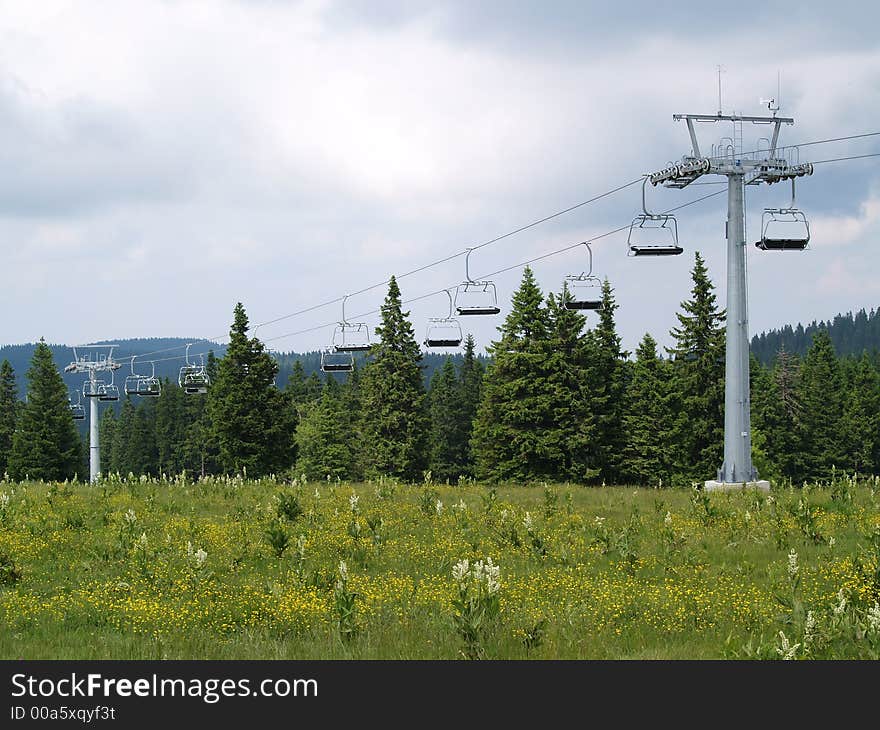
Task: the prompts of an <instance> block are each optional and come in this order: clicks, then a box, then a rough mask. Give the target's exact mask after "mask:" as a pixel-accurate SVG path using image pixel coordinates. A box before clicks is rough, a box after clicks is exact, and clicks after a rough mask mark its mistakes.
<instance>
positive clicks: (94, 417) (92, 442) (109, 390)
mask: <svg viewBox="0 0 880 730" xmlns="http://www.w3.org/2000/svg"><path fill="white" fill-rule="evenodd" d="M116 347H117V345H80V346H79V349H80V350H88V351H89V355H88V356H87V355H82V356H79V355H78V354H77V347H74V348H73V362H72V363H70V365H68V366H67V367H65V368H64V372H65V373H85V374H86V375H88V377H89V379H88V380H86V382H85V383H84V384H83V395H84V396H85V397H86V398H88V400H89V481H91V482H95V481H97V480H98V475H99V474H100V473H101V444H100V440H99V437H98V402H99V401H116V400H119V389H118V388H117V387H116V386H115V385H113V383H112V380H111V383H109V384H108V383H106V382H104V381H103V380H101V379H99V378H98V373H107V372H109V373H110V374H111V378H112V374H113V372H114V371H115V370H118V369H119V368H120V367H122V365H121V364H120V363H118V362H116V361H115V360H114V359H113V350H114V349H115V348H116ZM105 353H106V354H105Z"/></svg>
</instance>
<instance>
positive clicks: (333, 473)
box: [296, 375, 357, 480]
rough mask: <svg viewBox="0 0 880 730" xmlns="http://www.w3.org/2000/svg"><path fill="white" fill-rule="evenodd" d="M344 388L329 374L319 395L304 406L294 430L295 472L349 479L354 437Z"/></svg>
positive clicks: (311, 476)
mask: <svg viewBox="0 0 880 730" xmlns="http://www.w3.org/2000/svg"><path fill="white" fill-rule="evenodd" d="M352 421H353V419H352V413H351V411H350V409H349V408H348V404H347V402H346V398H345V393H344V392H343V387H342V386H341V385H339V383H337V382H336V379H335V378H333V376H332V375H328V376H327V385H326V386H325V387H324V390H323V392H322V393H321V397H320V398H319V399H318V400H317V401H315V402H313V403H311V404H310V405H308V406H306V407H305V411H304V413H303V416H302V419H301V420H300V423H299V428H298V429H297V431H296V442H297V447H298V449H297V454H298V457H297V462H296V471H297V473H298V474H299V473H302V474H305V475H306V476H307V477H308V478H309V479H313V480H314V479H321V480H323V479H326V478H327V477H330V478H331V479H337V478H338V479H349V478H351V475H352V472H353V469H354V461H355V451H356V446H357V440H356V439H355V437H354V435H353V433H352Z"/></svg>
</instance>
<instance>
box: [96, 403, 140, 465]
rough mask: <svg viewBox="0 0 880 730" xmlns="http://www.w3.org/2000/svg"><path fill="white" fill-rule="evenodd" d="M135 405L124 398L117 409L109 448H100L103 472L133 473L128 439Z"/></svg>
mask: <svg viewBox="0 0 880 730" xmlns="http://www.w3.org/2000/svg"><path fill="white" fill-rule="evenodd" d="M134 421H135V407H134V402H133V401H132V400H131V398H128V397H127V398H126V399H125V400H124V401H123V403H122V408H120V409H119V418H118V419H117V420H116V425H115V427H114V428H113V438H112V440H111V441H110V443H109V444H108V445H109V447H110V448H109V449H108V448H106V447H105V448H103V449H102V450H101V462H102V464H101V468H102V471H103V472H104V473H105V474H111V473H112V474H121V475H122V476H125V475H126V474H129V473H132V474H135V470H134V465H133V464H132V463H131V461H130V460H129V454H130V451H129V447H128V445H129V441H130V440H131V434H132V431H133V430H134Z"/></svg>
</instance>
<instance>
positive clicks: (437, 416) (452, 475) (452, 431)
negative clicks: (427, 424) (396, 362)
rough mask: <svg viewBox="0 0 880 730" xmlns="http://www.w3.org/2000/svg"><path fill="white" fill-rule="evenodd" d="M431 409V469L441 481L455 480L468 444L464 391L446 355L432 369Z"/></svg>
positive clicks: (463, 460) (462, 471) (460, 470)
mask: <svg viewBox="0 0 880 730" xmlns="http://www.w3.org/2000/svg"><path fill="white" fill-rule="evenodd" d="M428 401H429V404H430V412H431V473H432V474H433V476H434V478H435V479H438V480H440V481H450V482H454V481H455V480H456V479H458V477H459V476H461V475H462V474H463V473H464V469H465V468H466V460H467V452H468V444H467V441H466V438H467V431H466V427H465V423H464V418H463V416H464V412H463V408H462V403H463V394H462V391H461V388H460V386H459V382H458V377H457V375H456V372H455V365H454V364H453V362H452V358H449V357H447V358H446V360H445V362H444V363H443V367H442V368H440V369H439V370H435V371H434V375H433V377H432V378H431V388H430V390H429V391H428Z"/></svg>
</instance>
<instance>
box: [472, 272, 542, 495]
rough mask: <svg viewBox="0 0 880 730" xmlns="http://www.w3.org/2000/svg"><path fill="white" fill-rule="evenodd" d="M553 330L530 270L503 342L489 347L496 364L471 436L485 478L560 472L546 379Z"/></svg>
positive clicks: (525, 274)
mask: <svg viewBox="0 0 880 730" xmlns="http://www.w3.org/2000/svg"><path fill="white" fill-rule="evenodd" d="M549 326H550V323H549V318H548V314H547V310H546V309H545V308H544V306H543V295H542V294H541V289H540V288H539V287H538V284H537V282H536V281H535V276H534V274H533V273H532V270H531V269H530V268H528V267H526V269H525V271H524V272H523V277H522V281H521V283H520V286H519V289H517V291H516V293H515V294H514V295H513V302H512V307H511V311H510V313H509V314H508V315H507V317H506V318H505V320H504V323H503V324H502V325H501V327H500V328H499V332H500V339H498V340H496V341H493V342H492V344H491V345H490V347H489V348H488V351H489V354H490V355H491V356H492V362H491V364H490V365H489V367H488V368H487V369H486V375H485V377H484V378H483V394H482V398H481V400H480V407H479V409H478V411H477V418H476V421H475V423H474V431H473V436H472V448H473V453H474V458H475V460H476V471H477V476H478V477H479V478H481V479H487V480H490V481H502V480H511V481H519V482H523V481H531V480H536V479H547V478H553V476H554V475H555V474H556V472H557V470H558V468H559V463H560V452H559V449H558V447H557V446H556V445H554V444H552V443H548V439H547V434H548V432H549V431H550V430H551V429H552V428H553V427H554V418H555V416H554V413H553V395H552V392H551V387H552V386H551V385H550V383H549V381H548V378H547V369H548V364H547V359H548V358H547V347H546V340H547V338H548V331H549Z"/></svg>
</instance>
